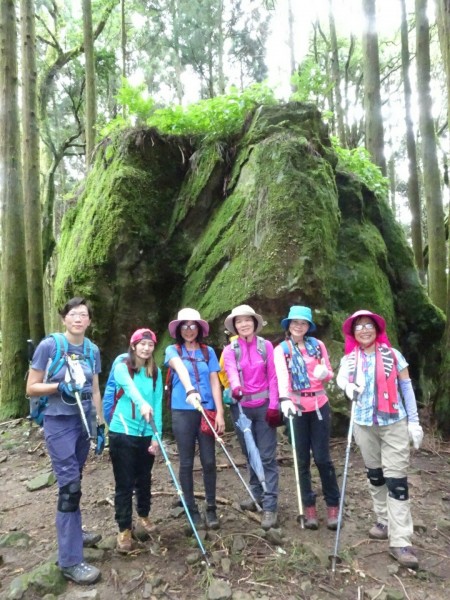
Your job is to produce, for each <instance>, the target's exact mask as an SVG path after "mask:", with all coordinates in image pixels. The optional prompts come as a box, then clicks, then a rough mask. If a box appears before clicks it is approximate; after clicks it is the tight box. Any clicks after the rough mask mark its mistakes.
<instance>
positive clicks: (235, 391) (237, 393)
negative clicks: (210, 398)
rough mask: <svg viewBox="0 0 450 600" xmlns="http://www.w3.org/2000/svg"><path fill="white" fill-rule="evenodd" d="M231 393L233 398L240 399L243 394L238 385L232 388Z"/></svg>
mask: <svg viewBox="0 0 450 600" xmlns="http://www.w3.org/2000/svg"><path fill="white" fill-rule="evenodd" d="M231 395H232V397H233V398H234V399H235V400H241V399H242V396H243V393H242V388H241V386H240V385H238V386H237V387H235V388H233V390H232V392H231Z"/></svg>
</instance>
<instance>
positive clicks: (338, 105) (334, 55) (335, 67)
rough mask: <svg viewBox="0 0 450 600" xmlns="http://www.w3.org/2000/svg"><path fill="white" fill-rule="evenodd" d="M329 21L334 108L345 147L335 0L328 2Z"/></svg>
mask: <svg viewBox="0 0 450 600" xmlns="http://www.w3.org/2000/svg"><path fill="white" fill-rule="evenodd" d="M328 8H329V11H328V21H329V25H330V43H331V73H332V75H333V88H334V98H335V102H334V110H335V114H336V121H337V134H338V138H339V142H340V144H341V146H342V147H343V148H345V147H346V146H347V141H346V135H345V120H344V107H343V104H342V94H341V72H340V65H339V50H338V42H337V35H336V26H335V23H334V15H333V1H332V0H329V2H328Z"/></svg>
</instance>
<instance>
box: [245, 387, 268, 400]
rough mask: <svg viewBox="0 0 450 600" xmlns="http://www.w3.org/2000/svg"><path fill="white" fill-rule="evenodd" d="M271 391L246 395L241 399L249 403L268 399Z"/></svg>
mask: <svg viewBox="0 0 450 600" xmlns="http://www.w3.org/2000/svg"><path fill="white" fill-rule="evenodd" d="M268 397H269V390H263V391H262V392H257V393H256V394H244V395H243V396H242V398H241V402H242V401H244V402H248V401H249V400H260V399H261V398H268Z"/></svg>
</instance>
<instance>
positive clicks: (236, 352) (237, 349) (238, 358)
mask: <svg viewBox="0 0 450 600" xmlns="http://www.w3.org/2000/svg"><path fill="white" fill-rule="evenodd" d="M231 347H232V348H233V352H234V358H235V360H236V367H237V370H238V374H239V380H240V382H241V386H242V387H244V377H243V375H242V369H241V347H240V345H239V342H238V338H236V339H235V340H233V341H232V342H231Z"/></svg>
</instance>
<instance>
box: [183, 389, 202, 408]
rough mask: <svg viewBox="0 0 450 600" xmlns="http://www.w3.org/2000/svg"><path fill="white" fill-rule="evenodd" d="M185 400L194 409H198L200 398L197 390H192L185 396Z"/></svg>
mask: <svg viewBox="0 0 450 600" xmlns="http://www.w3.org/2000/svg"><path fill="white" fill-rule="evenodd" d="M186 402H187V403H188V404H190V405H191V406H193V407H194V408H195V409H196V410H200V407H201V402H202V399H201V396H200V394H199V393H198V392H195V393H194V392H192V394H189V396H186Z"/></svg>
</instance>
